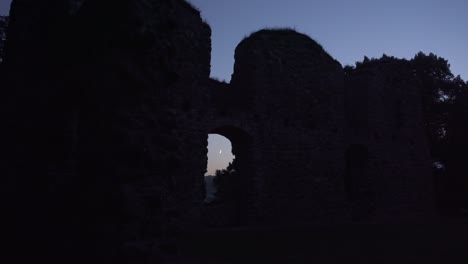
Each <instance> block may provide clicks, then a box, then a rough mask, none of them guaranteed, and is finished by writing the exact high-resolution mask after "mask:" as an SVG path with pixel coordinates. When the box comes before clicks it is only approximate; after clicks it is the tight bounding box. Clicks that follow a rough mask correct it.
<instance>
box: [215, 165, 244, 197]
mask: <svg viewBox="0 0 468 264" xmlns="http://www.w3.org/2000/svg"><path fill="white" fill-rule="evenodd" d="M234 166H235V160H234V161H233V162H230V163H229V165H228V166H227V168H226V169H223V170H216V174H215V178H214V179H213V183H214V184H215V185H216V186H217V192H216V200H215V201H216V202H226V203H232V202H235V201H236V197H237V195H238V190H237V188H238V186H239V182H238V181H239V177H238V175H237V171H236V170H235V167H234Z"/></svg>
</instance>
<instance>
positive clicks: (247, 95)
mask: <svg viewBox="0 0 468 264" xmlns="http://www.w3.org/2000/svg"><path fill="white" fill-rule="evenodd" d="M39 2H40V3H39ZM10 25H11V27H10V28H11V29H10V32H9V36H8V37H9V39H8V43H7V54H6V57H5V62H4V63H5V65H4V66H5V72H4V76H5V77H6V79H5V86H4V87H5V88H4V89H3V92H4V94H3V95H2V98H1V100H2V101H1V110H2V111H1V113H2V115H3V116H2V120H3V123H4V129H2V131H1V133H2V134H1V137H0V138H1V140H2V141H1V143H2V150H1V158H2V159H1V160H2V163H1V169H2V175H3V177H4V182H5V185H4V186H7V188H5V190H8V194H7V196H8V197H11V199H10V200H11V201H14V202H13V203H6V202H4V201H3V202H4V203H3V204H4V206H3V207H2V208H5V211H6V212H8V214H6V215H11V216H12V217H10V218H8V219H7V220H8V221H9V223H10V225H11V226H12V230H13V233H14V236H15V237H16V238H20V239H21V240H24V241H25V243H26V244H30V245H37V247H35V246H34V247H33V246H31V247H30V249H36V250H37V252H34V253H35V254H37V255H35V254H31V255H20V256H19V257H18V258H20V260H19V262H20V263H27V262H31V261H32V260H37V259H38V258H41V257H44V258H45V259H48V260H49V263H51V262H52V263H55V262H57V263H82V262H83V261H85V260H88V259H90V258H92V259H94V260H95V262H99V261H101V262H102V263H155V262H158V261H164V259H171V258H174V257H176V256H177V254H178V253H177V248H176V246H175V242H174V240H173V239H174V238H175V237H176V234H177V232H178V231H180V230H182V229H185V228H197V227H200V226H201V225H202V224H203V223H202V219H203V215H202V214H207V215H210V214H211V215H215V216H216V215H218V216H219V217H220V219H221V218H222V217H223V216H226V215H230V216H232V217H228V218H226V219H224V220H223V219H221V220H220V224H221V225H222V224H231V225H233V224H234V225H256V224H264V225H282V224H285V225H291V224H305V223H320V222H327V223H329V222H343V221H350V220H352V217H355V218H356V219H367V220H376V221H387V220H389V219H392V218H405V217H406V216H411V215H413V214H414V213H418V215H422V214H421V213H423V212H425V211H430V209H431V208H430V207H431V206H432V201H431V190H430V189H431V179H430V164H429V159H428V150H427V146H426V142H425V138H424V132H423V129H422V118H421V107H420V98H419V94H418V90H417V86H416V85H415V84H414V83H412V81H411V80H412V77H411V76H408V75H405V73H404V69H402V68H399V67H393V66H392V65H376V66H373V67H370V68H369V69H367V70H362V71H357V72H355V73H353V74H352V76H347V77H346V82H345V76H344V73H343V69H342V67H341V65H340V64H339V63H338V62H337V61H335V60H334V59H333V58H331V57H330V56H329V55H328V54H327V53H326V52H325V51H324V50H323V49H322V47H320V45H318V44H317V43H316V42H315V41H313V40H312V39H311V38H309V37H308V36H305V35H303V34H300V33H297V32H294V31H292V30H261V31H259V32H256V33H254V34H252V35H251V36H249V37H248V38H246V39H244V40H243V41H242V42H241V43H240V44H239V46H238V47H237V49H236V54H235V58H236V64H235V66H234V69H235V71H234V74H233V77H232V82H231V83H230V84H225V83H219V82H216V81H213V80H210V79H209V72H210V51H211V44H210V34H211V33H210V28H209V26H208V25H207V24H205V23H204V22H203V21H202V20H201V18H200V14H199V12H198V11H196V10H195V9H194V8H192V7H191V6H190V5H189V4H187V3H186V2H183V1H180V0H168V1H155V0H154V1H150V0H132V1H130V0H120V1H115V0H113V1H111V0H101V1H91V0H89V1H71V0H70V1H59V0H48V1H32V0H30V1H29V0H14V2H13V5H12V11H11V22H10ZM10 33H11V34H10ZM209 133H218V134H221V135H224V136H226V137H227V138H229V139H230V140H231V142H232V145H233V150H232V151H233V154H234V155H235V156H236V163H237V168H236V169H238V170H239V175H240V176H239V180H238V184H239V186H238V188H239V194H238V197H237V198H238V200H237V202H236V205H235V206H234V207H233V208H221V209H220V210H219V212H220V213H216V210H211V209H209V208H208V209H207V208H204V207H203V198H204V181H203V175H204V173H205V171H206V164H207V158H206V153H207V148H206V147H207V137H208V134H209ZM226 210H227V211H226ZM218 224H219V223H218ZM45 237H46V238H47V239H43V238H45ZM70 256H76V257H75V258H73V259H71V260H70ZM64 260H66V261H64Z"/></svg>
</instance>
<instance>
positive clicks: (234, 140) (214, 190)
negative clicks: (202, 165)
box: [205, 126, 256, 226]
mask: <svg viewBox="0 0 468 264" xmlns="http://www.w3.org/2000/svg"><path fill="white" fill-rule="evenodd" d="M210 132H211V133H210V134H208V164H207V173H206V176H205V183H206V184H205V187H206V188H205V189H206V199H205V205H206V207H205V213H206V214H205V217H206V219H207V223H208V224H209V225H211V224H213V225H216V226H239V225H243V224H244V223H245V222H246V221H248V219H249V215H250V214H251V213H252V212H254V211H255V209H254V208H253V206H254V203H253V202H252V200H253V199H254V198H253V197H254V196H255V194H256V192H255V186H254V182H255V180H254V178H255V177H254V174H255V173H254V169H255V167H254V164H253V162H252V161H253V159H252V138H251V136H250V135H249V134H248V133H246V132H245V131H244V130H242V129H240V128H237V127H234V126H222V127H218V128H216V129H213V130H212V131H210ZM209 176H214V177H209ZM211 221H215V222H211Z"/></svg>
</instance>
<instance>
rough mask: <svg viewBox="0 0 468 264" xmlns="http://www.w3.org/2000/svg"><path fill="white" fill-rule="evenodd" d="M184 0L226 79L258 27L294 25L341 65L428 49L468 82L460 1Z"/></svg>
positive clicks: (467, 12)
mask: <svg viewBox="0 0 468 264" xmlns="http://www.w3.org/2000/svg"><path fill="white" fill-rule="evenodd" d="M188 1H189V2H191V3H192V4H193V5H194V6H196V7H197V8H198V9H199V10H200V11H201V15H202V17H203V19H204V20H206V21H207V22H208V24H209V25H210V26H211V29H212V55H211V56H212V57H211V76H213V77H216V78H219V79H224V80H226V81H230V79H231V74H232V70H233V66H234V49H235V47H236V46H237V44H238V43H239V42H240V41H241V40H242V39H243V38H244V37H245V36H246V35H249V34H250V33H252V32H254V31H257V30H259V29H261V28H265V27H292V28H295V29H296V30H297V31H299V32H302V33H305V34H307V35H309V36H310V37H312V38H313V39H314V40H316V41H317V42H318V43H320V44H321V45H322V46H323V47H324V49H325V50H326V51H327V52H328V53H329V54H330V55H331V56H332V57H334V58H335V59H337V60H338V61H339V62H341V64H342V65H343V66H344V65H354V63H355V62H356V61H361V60H362V59H363V57H364V56H368V57H370V58H372V57H377V58H378V57H381V56H382V54H384V53H385V54H387V55H391V56H395V57H399V58H412V57H413V56H414V55H415V54H416V53H417V52H419V51H423V52H425V53H429V52H433V53H435V54H436V55H438V56H441V57H443V58H445V59H447V60H448V61H449V63H450V64H451V70H452V72H453V73H454V74H455V75H461V77H462V78H463V79H464V80H467V79H468V48H467V46H468V27H467V26H468V1H467V0H392V1H389V0H352V1H351V0H314V1H312V0H288V1H286V0H237V1H236V0H188ZM10 3H11V0H0V15H7V14H8V12H9V5H10ZM109 11H110V12H111V11H112V9H109ZM209 148H213V150H212V151H213V153H216V152H219V150H223V151H224V150H226V151H228V150H227V149H229V148H230V146H229V145H228V143H227V142H226V141H223V140H214V139H213V138H212V137H210V138H209ZM229 151H230V150H229ZM209 153H210V152H209ZM229 153H230V152H229ZM209 155H210V154H209ZM213 159H214V161H213V162H214V163H213V164H224V163H223V161H222V155H214V156H213ZM226 165H227V164H226ZM219 166H223V165H219ZM222 168H225V166H224V167H219V168H216V169H222ZM213 170H214V168H211V169H210V168H209V172H208V174H210V173H211V172H212V171H213ZM213 173H214V172H213Z"/></svg>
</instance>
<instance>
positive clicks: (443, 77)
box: [344, 52, 468, 214]
mask: <svg viewBox="0 0 468 264" xmlns="http://www.w3.org/2000/svg"><path fill="white" fill-rule="evenodd" d="M377 63H399V64H404V65H405V66H406V67H407V66H408V65H409V68H410V69H411V71H412V75H413V76H414V77H415V79H416V81H417V83H419V89H420V92H421V95H422V106H423V115H424V116H423V118H424V127H425V130H426V135H427V139H428V142H429V146H430V153H431V157H432V162H433V170H434V176H435V180H436V182H435V185H436V192H437V196H438V203H439V208H440V209H441V211H442V212H443V213H446V214H453V213H455V214H456V213H459V212H460V211H461V210H462V209H464V210H465V211H466V210H467V209H468V162H467V161H468V157H467V156H466V152H467V151H468V82H465V81H464V80H463V79H462V78H461V77H460V75H458V76H454V75H453V73H452V72H451V70H450V64H449V63H448V61H447V60H446V59H444V58H442V57H439V56H437V55H435V54H433V53H429V54H425V53H423V52H419V53H418V54H416V55H415V56H414V58H412V59H410V60H406V59H398V58H395V57H391V56H387V55H385V54H384V55H383V56H382V57H381V58H378V59H377V58H372V59H369V58H368V57H364V60H363V61H361V62H356V65H355V66H346V67H345V68H344V70H345V74H351V73H352V72H353V71H354V70H358V69H362V68H365V67H368V66H370V65H372V64H377Z"/></svg>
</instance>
